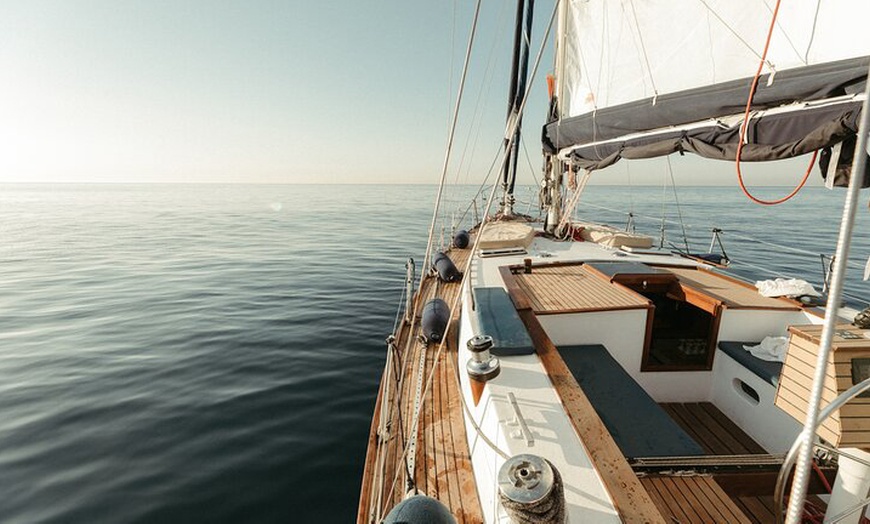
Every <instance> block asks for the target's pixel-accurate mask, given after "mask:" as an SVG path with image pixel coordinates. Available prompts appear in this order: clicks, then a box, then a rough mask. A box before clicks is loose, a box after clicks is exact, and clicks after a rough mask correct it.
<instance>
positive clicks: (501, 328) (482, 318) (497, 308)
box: [472, 287, 535, 357]
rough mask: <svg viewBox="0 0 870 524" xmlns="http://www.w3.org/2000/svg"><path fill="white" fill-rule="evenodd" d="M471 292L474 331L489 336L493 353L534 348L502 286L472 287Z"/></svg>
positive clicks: (518, 352) (520, 352) (524, 351)
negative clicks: (475, 317)
mask: <svg viewBox="0 0 870 524" xmlns="http://www.w3.org/2000/svg"><path fill="white" fill-rule="evenodd" d="M472 293H473V294H474V308H475V313H476V315H477V325H478V331H479V333H478V334H480V335H489V336H491V337H492V339H493V342H494V345H493V348H492V349H491V350H490V351H491V352H492V354H493V355H496V356H500V357H501V356H510V355H531V354H532V353H534V352H535V348H534V346H533V345H532V337H530V336H529V332H528V331H527V330H526V325H525V324H524V323H523V320H522V319H521V318H520V315H519V314H518V313H517V309H516V307H515V306H514V303H513V301H512V300H511V297H510V296H509V295H508V294H507V291H505V290H504V288H501V287H476V288H473V290H472Z"/></svg>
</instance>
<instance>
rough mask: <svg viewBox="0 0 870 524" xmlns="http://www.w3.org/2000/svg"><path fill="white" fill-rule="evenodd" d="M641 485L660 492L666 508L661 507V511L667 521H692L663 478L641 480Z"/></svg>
mask: <svg viewBox="0 0 870 524" xmlns="http://www.w3.org/2000/svg"><path fill="white" fill-rule="evenodd" d="M641 484H642V485H644V486H650V487H651V489H654V490H655V491H656V492H658V494H659V497H660V499H661V500H662V502H664V506H660V507H659V511H661V512H662V515H663V516H664V517H665V518H666V519H668V520H673V519H676V520H677V521H679V522H685V523H688V522H690V521H691V519H690V517H689V515H688V513H687V512H686V510H685V508H684V507H683V505H682V504H680V502H679V500H678V499H677V498H676V497H675V494H674V493H673V492H672V491H671V489H670V486H668V485H667V484H665V482H664V480H663V479H662V478H661V477H646V478H644V479H641Z"/></svg>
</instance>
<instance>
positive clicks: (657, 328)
mask: <svg viewBox="0 0 870 524" xmlns="http://www.w3.org/2000/svg"><path fill="white" fill-rule="evenodd" d="M636 291H638V292H640V293H641V294H642V295H644V296H646V297H647V298H648V299H650V301H651V302H652V304H653V308H652V309H651V310H650V315H651V316H652V321H651V324H652V325H651V326H649V328H648V334H647V347H646V350H645V351H644V362H643V366H642V368H641V369H642V370H643V371H679V370H687V371H688V370H708V369H710V366H711V364H712V358H711V356H712V354H713V350H714V347H713V346H714V343H715V341H716V327H717V323H716V321H715V320H716V319H715V317H714V316H713V315H712V314H711V313H709V312H707V311H705V310H704V309H701V308H700V307H697V306H695V305H693V304H690V303H688V302H686V301H683V300H679V299H678V298H675V297H673V296H672V295H670V294H666V293H644V292H643V291H642V290H636Z"/></svg>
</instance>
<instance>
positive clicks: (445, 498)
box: [357, 250, 483, 524]
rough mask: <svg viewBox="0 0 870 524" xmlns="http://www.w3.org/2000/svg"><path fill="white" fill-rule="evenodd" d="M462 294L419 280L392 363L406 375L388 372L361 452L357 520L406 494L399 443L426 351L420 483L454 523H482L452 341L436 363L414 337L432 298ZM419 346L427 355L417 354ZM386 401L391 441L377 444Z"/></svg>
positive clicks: (433, 349) (460, 253)
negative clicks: (411, 317) (411, 319)
mask: <svg viewBox="0 0 870 524" xmlns="http://www.w3.org/2000/svg"><path fill="white" fill-rule="evenodd" d="M468 252H469V250H457V251H455V252H452V253H450V256H451V258H452V259H453V261H454V263H455V264H456V265H457V266H458V267H463V266H464V263H465V261H466V260H467V257H468V255H469V253H468ZM459 293H460V284H459V283H440V284H439V283H438V282H437V280H436V279H434V278H430V277H425V278H423V279H422V282H421V284H420V288H419V290H418V294H417V295H418V299H417V301H416V304H415V311H414V313H415V325H414V329H413V330H411V329H410V326H406V325H404V324H403V325H402V326H401V327H400V329H399V333H398V334H397V341H396V347H397V348H398V351H397V353H400V354H401V365H397V366H396V368H397V369H400V371H401V372H400V374H399V376H403V377H404V379H403V381H402V383H401V384H399V381H398V379H397V378H396V376H397V374H396V373H393V374H392V375H393V379H392V380H390V388H391V389H390V392H389V394H388V395H386V397H388V398H385V399H384V398H382V395H383V394H384V384H382V385H381V387H380V390H379V394H378V403H377V404H376V408H375V413H374V418H373V420H372V432H371V435H370V439H369V449H368V452H367V455H366V463H365V472H364V474H363V485H362V488H361V490H360V504H359V511H358V513H357V522H358V523H359V524H363V523H366V524H367V523H370V522H373V521H374V520H373V519H374V518H375V517H376V516H377V515H378V511H377V509H376V508H375V506H376V505H377V503H376V501H377V500H378V496H379V495H380V497H381V498H382V500H381V504H380V505H381V506H382V508H383V509H385V510H386V511H383V512H381V513H380V517H381V518H383V517H384V516H385V514H386V513H387V512H388V511H389V509H390V508H391V507H392V506H393V505H395V504H396V503H398V502H399V501H401V500H402V498H403V496H404V493H405V490H406V478H407V475H406V474H405V467H404V460H405V458H404V456H403V452H404V444H405V442H404V440H405V439H407V438H410V435H411V426H412V424H413V418H414V413H413V399H414V396H415V392H416V387H417V384H418V377H417V375H418V365H419V357H420V356H421V355H425V368H424V373H423V378H422V381H423V382H422V383H421V387H422V388H425V381H426V380H427V379H428V378H429V375H430V373H431V372H432V370H433V369H434V370H435V373H434V375H433V383H432V385H431V386H430V390H429V391H428V393H427V394H426V396H425V398H424V401H423V402H424V403H423V406H422V410H421V413H420V421H419V430H418V448H417V456H416V468H415V478H416V483H417V487H418V488H419V489H420V490H421V491H423V492H424V493H427V494H429V495H431V496H435V497H436V498H438V499H439V500H440V501H441V502H442V503H444V504H445V505H446V506H447V507H448V509H449V510H450V511H451V513H453V514H454V516H455V517H456V519H457V521H458V522H460V523H466V522H467V523H479V522H482V521H483V512H482V509H481V506H480V499H479V497H478V495H477V488H476V485H475V483H474V478H473V472H472V470H471V460H470V452H469V449H468V441H467V439H466V435H465V426H464V421H463V419H462V413H461V406H460V405H459V404H458V403H457V400H458V395H459V390H458V385H457V382H456V378H455V370H456V367H455V365H454V361H455V358H456V355H455V352H456V345H455V343H453V344H451V343H449V342H448V343H447V344H446V346H445V350H444V352H442V354H441V356H440V357H439V358H438V359H437V361H436V359H435V354H436V353H437V345H435V344H431V345H430V347H429V349H428V351H426V348H425V347H424V346H423V345H422V344H419V343H417V341H416V337H417V335H418V334H419V333H420V327H419V318H420V313H421V311H422V308H423V305H424V304H425V303H426V302H427V301H428V300H430V299H431V298H433V297H435V296H438V297H440V298H442V299H444V300H445V301H446V302H447V303H448V304H451V303H452V302H453V300H454V299H455V298H456V297H457V296H458V294H459ZM458 315H459V311H458V308H457V310H456V311H454V317H453V325H452V328H451V329H454V330H455V329H457V328H458V324H457V323H456V319H458ZM455 334H456V333H455V331H454V335H455ZM423 351H426V353H422V352H423ZM436 366H437V367H436ZM397 389H398V390H399V391H397ZM399 396H401V403H398V402H397V399H398V397H399ZM384 400H386V402H388V403H392V404H393V405H394V409H393V410H392V416H391V418H390V428H391V431H390V435H389V438H388V439H386V440H384V441H383V442H379V439H377V438H376V430H377V427H378V421H379V417H380V409H381V406H382V401H384ZM403 437H404V438H403ZM379 452H380V453H381V454H382V458H381V461H382V463H383V468H382V470H381V468H380V465H379V463H378V453H379ZM381 479H382V483H383V485H382V491H381V493H380V494H378V493H377V492H376V491H377V485H378V481H380V480H381ZM394 479H396V482H395V483H393V480H394ZM391 488H392V489H391Z"/></svg>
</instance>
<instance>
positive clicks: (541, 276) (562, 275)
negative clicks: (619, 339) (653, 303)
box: [514, 265, 649, 315]
mask: <svg viewBox="0 0 870 524" xmlns="http://www.w3.org/2000/svg"><path fill="white" fill-rule="evenodd" d="M514 278H515V279H516V283H517V285H518V286H519V288H520V289H521V290H522V291H523V292H525V294H526V295H527V296H528V297H529V301H530V302H531V306H532V310H533V311H534V312H535V314H538V315H546V314H548V313H551V314H552V313H579V312H583V311H607V310H614V309H643V308H647V307H648V306H649V301H648V300H646V299H645V298H643V297H642V296H640V295H638V294H637V293H633V292H631V291H629V290H627V289H625V288H623V287H621V286H618V285H616V284H612V283H611V282H608V281H607V280H604V279H603V278H601V277H599V276H598V275H596V274H594V273H593V272H592V270H590V269H589V268H587V267H586V266H585V265H559V266H545V267H536V268H534V269H533V270H532V272H531V273H523V272H517V273H515V274H514Z"/></svg>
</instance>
